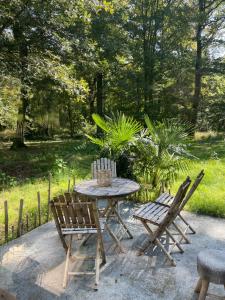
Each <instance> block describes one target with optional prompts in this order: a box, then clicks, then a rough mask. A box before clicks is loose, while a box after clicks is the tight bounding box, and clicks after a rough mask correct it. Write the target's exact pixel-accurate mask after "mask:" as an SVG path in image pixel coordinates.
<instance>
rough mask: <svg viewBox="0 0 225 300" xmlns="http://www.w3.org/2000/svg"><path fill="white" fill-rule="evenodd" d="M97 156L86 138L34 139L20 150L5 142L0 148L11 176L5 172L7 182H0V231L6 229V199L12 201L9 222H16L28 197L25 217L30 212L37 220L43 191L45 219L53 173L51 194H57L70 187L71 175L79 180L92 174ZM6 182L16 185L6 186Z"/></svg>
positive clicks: (0, 159)
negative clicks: (49, 184) (38, 198)
mask: <svg viewBox="0 0 225 300" xmlns="http://www.w3.org/2000/svg"><path fill="white" fill-rule="evenodd" d="M95 155H96V148H95V146H93V145H90V144H89V145H87V146H86V144H85V143H84V141H57V142H51V141H49V142H33V143H29V144H28V148H27V149H22V150H19V151H11V150H9V147H8V145H4V146H3V147H2V148H1V149H0V166H1V170H2V172H4V173H5V174H7V175H4V178H3V179H5V180H4V184H3V183H2V185H1V184H0V186H1V188H2V190H1V192H0V231H3V229H4V228H3V226H1V225H3V224H4V201H5V200H7V201H8V212H9V224H10V225H16V222H17V219H18V210H19V202H20V201H19V200H20V199H24V209H23V214H24V217H25V215H26V214H27V213H29V218H31V219H33V218H34V212H36V211H37V192H38V191H39V192H40V195H41V212H42V220H43V222H44V221H45V220H46V211H47V199H48V177H49V176H48V174H49V172H51V174H52V176H51V178H52V179H51V195H52V196H54V195H57V194H59V193H61V192H64V191H66V190H67V188H68V178H69V177H70V178H71V180H72V178H73V177H75V180H76V182H78V181H80V180H82V179H84V178H87V177H89V176H90V165H91V161H92V160H93V159H94V157H95ZM12 178H13V180H11V179H12ZM0 179H1V178H0ZM4 185H5V186H4ZM6 185H12V186H11V187H8V188H6ZM71 185H72V182H71ZM31 227H32V226H31Z"/></svg>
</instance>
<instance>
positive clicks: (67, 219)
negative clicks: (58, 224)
mask: <svg viewBox="0 0 225 300" xmlns="http://www.w3.org/2000/svg"><path fill="white" fill-rule="evenodd" d="M58 198H59V202H60V204H62V205H61V209H62V212H63V215H64V218H65V225H66V227H70V226H71V224H70V223H71V222H70V217H69V210H68V207H67V205H65V204H66V199H65V197H64V195H59V197H58Z"/></svg>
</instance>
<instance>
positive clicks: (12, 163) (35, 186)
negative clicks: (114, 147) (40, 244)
mask: <svg viewBox="0 0 225 300" xmlns="http://www.w3.org/2000/svg"><path fill="white" fill-rule="evenodd" d="M190 147H191V152H192V154H193V155H195V156H196V157H198V159H193V160H191V161H190V168H189V171H188V175H190V176H191V178H192V180H194V178H195V177H196V176H197V174H198V173H199V172H200V170H201V169H204V170H205V173H206V175H205V177H204V179H203V181H202V183H201V184H200V186H199V188H198V189H197V190H196V192H195V194H194V195H193V197H192V198H191V200H190V201H189V202H188V204H187V206H186V209H187V210H189V211H192V212H196V213H199V214H206V215H211V216H217V217H225V184H224V183H225V147H224V138H223V136H221V135H220V136H215V135H210V136H206V135H198V136H197V139H196V140H195V141H193V142H192V144H191V145H190ZM96 154H97V151H96V147H95V146H94V145H91V144H88V145H85V143H84V141H54V142H53V141H48V142H31V143H29V144H28V148H27V149H23V150H20V151H11V150H9V146H8V145H3V146H2V148H0V166H1V167H0V168H1V170H2V172H4V173H5V174H7V176H9V178H13V180H12V182H10V181H9V179H7V178H6V179H7V180H8V181H9V182H8V184H11V185H12V186H11V187H10V188H5V189H4V190H2V191H1V192H0V230H1V231H2V230H3V227H2V226H1V224H3V222H4V200H8V208H9V223H10V224H11V225H12V224H15V223H16V221H17V218H18V208H19V200H20V199H24V215H25V214H26V213H29V214H30V215H32V214H33V213H34V211H36V210H37V191H40V194H41V205H42V206H41V209H42V216H43V219H45V214H46V207H47V197H48V180H47V177H48V173H49V172H51V173H52V174H53V177H52V189H51V194H52V195H56V194H58V193H60V192H62V191H65V190H66V189H67V185H68V177H69V176H73V175H75V178H76V181H80V180H82V179H84V178H88V177H90V164H91V161H92V160H93V159H94V158H95V157H96ZM186 176H187V174H184V173H183V174H180V176H179V178H178V180H177V181H176V182H175V184H174V186H173V187H172V192H173V193H174V192H175V191H176V189H177V188H178V186H179V184H180V183H181V182H182V180H184V179H185V177H186ZM0 179H1V178H0ZM7 180H6V181H7ZM6 183H7V182H6Z"/></svg>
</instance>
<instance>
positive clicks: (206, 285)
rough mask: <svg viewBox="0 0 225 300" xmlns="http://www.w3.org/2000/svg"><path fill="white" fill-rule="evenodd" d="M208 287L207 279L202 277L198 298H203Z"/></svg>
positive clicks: (202, 299) (200, 299)
mask: <svg viewBox="0 0 225 300" xmlns="http://www.w3.org/2000/svg"><path fill="white" fill-rule="evenodd" d="M208 288H209V282H208V280H205V279H202V286H201V290H200V294H199V297H198V300H205V298H206V295H207V292H208Z"/></svg>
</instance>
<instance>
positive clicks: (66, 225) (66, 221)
mask: <svg viewBox="0 0 225 300" xmlns="http://www.w3.org/2000/svg"><path fill="white" fill-rule="evenodd" d="M50 206H51V210H52V214H53V217H54V220H55V224H56V228H57V231H58V234H59V237H60V239H61V241H62V244H63V247H64V249H65V250H66V264H65V272H64V279H63V287H64V288H65V287H66V286H67V282H68V276H70V275H82V274H86V275H95V286H97V285H98V283H99V272H100V260H102V262H101V265H103V264H105V263H106V256H105V250H104V245H103V239H102V232H103V230H104V228H105V223H104V220H102V219H99V217H98V210H97V207H96V202H95V201H94V200H90V199H88V198H87V197H81V196H79V197H78V195H77V194H76V193H65V195H60V196H58V197H54V198H53V200H52V201H50ZM78 234H79V235H80V234H82V235H89V236H90V235H97V243H96V244H97V245H96V255H95V257H86V259H91V258H92V259H94V258H95V272H71V271H69V261H70V259H73V260H76V259H77V260H79V259H85V257H81V256H79V257H78V256H77V257H76V256H73V257H72V254H71V251H72V247H71V245H72V238H73V236H74V235H78ZM66 237H68V238H69V241H66Z"/></svg>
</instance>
